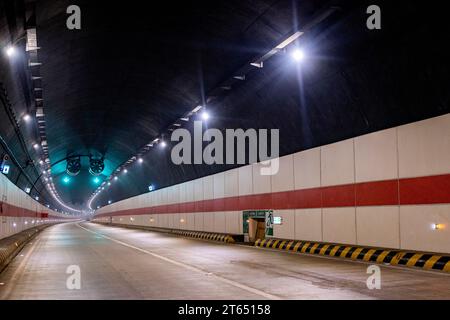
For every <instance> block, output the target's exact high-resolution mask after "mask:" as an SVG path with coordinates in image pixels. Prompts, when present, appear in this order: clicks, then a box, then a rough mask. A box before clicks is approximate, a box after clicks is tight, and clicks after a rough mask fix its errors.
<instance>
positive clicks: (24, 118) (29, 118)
mask: <svg viewBox="0 0 450 320" xmlns="http://www.w3.org/2000/svg"><path fill="white" fill-rule="evenodd" d="M22 119H23V120H24V121H25V122H28V121H30V120H31V116H30V115H29V114H28V113H25V114H24V115H23V117H22Z"/></svg>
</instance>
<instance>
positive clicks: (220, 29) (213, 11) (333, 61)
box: [36, 0, 450, 208]
mask: <svg viewBox="0 0 450 320" xmlns="http://www.w3.org/2000/svg"><path fill="white" fill-rule="evenodd" d="M70 4H77V5H79V6H80V7H81V8H82V29H81V30H75V31H71V30H68V29H67V28H66V27H65V23H66V18H67V14H66V8H67V7H68V6H69V5H70ZM161 5H162V6H161ZM331 6H337V7H338V10H337V13H336V14H335V15H333V16H331V17H330V18H328V19H325V20H324V21H322V22H321V23H319V24H317V25H316V26H314V27H313V28H312V29H311V30H309V31H308V32H307V33H305V35H304V36H302V37H301V39H300V41H299V43H300V45H302V47H303V48H304V49H305V51H306V52H307V60H306V63H304V64H303V65H302V66H301V67H298V65H296V64H295V63H293V62H292V61H291V60H290V59H289V58H288V57H287V55H286V54H277V55H275V56H274V57H272V58H271V59H270V60H269V61H267V63H266V64H265V65H264V68H262V69H255V71H253V72H252V73H250V74H249V76H248V77H247V78H246V80H245V81H242V83H240V84H239V85H238V86H233V88H232V90H230V92H229V93H228V94H227V95H226V96H224V97H223V98H221V99H218V100H215V101H213V102H211V103H208V104H207V106H208V110H209V111H210V113H211V115H212V116H211V119H210V120H209V121H208V126H209V127H215V128H244V129H246V128H279V129H280V144H281V150H280V153H281V155H283V154H288V153H292V152H295V151H299V150H304V149H308V148H312V147H315V146H319V145H323V144H327V143H331V142H334V141H338V140H342V139H345V138H349V137H353V136H357V135H361V134H365V133H368V132H373V131H376V130H380V129H384V128H389V127H392V126H396V125H399V124H403V123H408V122H412V121H417V120H420V119H424V118H428V117H432V116H435V115H439V114H444V113H447V112H449V94H448V90H447V84H448V83H449V79H448V78H449V76H448V75H449V74H450V72H449V71H450V70H448V64H443V63H442V62H443V61H445V60H446V59H447V57H445V54H444V52H443V51H441V50H440V48H439V45H438V43H436V41H435V40H434V39H436V38H437V39H441V41H445V39H447V38H448V35H447V34H445V33H444V30H445V28H439V24H441V23H444V21H445V19H442V20H440V19H438V18H436V19H433V20H434V21H435V23H436V25H430V24H425V23H424V22H423V21H425V20H427V19H424V18H421V19H414V17H416V16H418V14H419V13H420V14H421V15H422V16H423V15H426V14H429V15H431V16H432V17H434V16H435V15H436V14H438V13H437V12H436V10H430V12H424V11H423V8H421V7H420V6H419V5H414V4H411V3H409V4H408V5H405V6H404V7H402V9H401V10H399V9H398V8H395V7H394V6H393V5H392V4H389V1H384V2H383V5H382V6H383V29H382V30H379V31H370V30H368V29H367V28H366V27H365V23H366V19H367V14H366V13H365V8H366V7H367V4H365V3H364V2H361V1H331V2H330V1H283V0H279V1H274V0H270V1H269V0H267V1H242V0H239V1H223V2H222V1H220V2H216V1H211V2H185V3H184V2H180V3H177V4H176V5H174V4H173V3H171V2H168V3H163V4H161V3H159V4H158V7H156V6H155V7H153V8H148V6H147V7H145V6H144V5H143V4H142V5H140V4H138V3H133V4H131V5H127V6H123V5H115V4H114V3H112V2H110V1H105V2H100V1H95V2H94V1H75V3H72V2H70V1H66V0H63V1H50V0H41V1H38V2H37V3H36V25H37V34H38V41H39V46H40V47H41V49H40V51H39V58H40V61H41V62H42V66H41V74H42V76H43V81H42V83H43V92H44V96H43V97H44V101H45V104H44V105H45V110H46V111H45V112H46V123H47V127H46V132H47V136H48V146H49V154H50V160H51V162H52V163H55V162H57V161H59V160H61V159H64V158H66V157H67V156H70V155H94V156H104V157H105V165H106V168H105V171H104V172H103V174H102V175H101V176H100V177H99V178H101V179H102V180H104V179H106V178H107V177H108V176H110V175H111V174H113V172H114V171H115V170H116V168H117V167H118V166H120V165H121V164H122V163H124V162H125V161H127V160H128V159H130V157H132V156H136V155H137V153H138V152H139V150H140V149H141V148H142V147H143V146H144V145H145V144H147V143H149V142H150V141H152V139H154V138H155V137H158V136H159V135H160V134H161V133H162V132H164V130H165V128H167V126H168V125H170V124H172V123H173V122H174V121H175V120H177V119H179V118H180V117H181V116H182V115H183V114H185V113H186V112H188V111H190V110H192V109H193V108H194V107H195V106H196V105H197V104H199V103H201V104H204V103H205V100H206V98H207V97H208V92H211V90H213V89H215V88H216V87H217V86H218V85H219V84H220V83H221V82H222V81H223V80H224V79H227V78H229V77H230V76H233V75H234V72H236V71H237V70H238V69H239V68H240V67H242V66H244V65H247V64H248V62H249V61H251V60H252V59H253V58H255V57H258V56H260V55H262V54H264V53H267V52H268V51H269V50H270V49H271V48H273V47H274V46H275V45H277V44H278V43H279V41H280V39H283V38H284V37H286V36H287V35H289V34H292V33H293V32H294V31H295V30H296V25H297V24H298V27H300V28H301V27H302V25H304V24H306V23H308V22H309V21H310V20H311V19H312V18H313V17H314V16H315V15H317V14H318V13H320V12H321V11H323V10H325V9H327V8H330V7H331ZM399 15H402V16H403V17H410V18H411V20H412V21H414V27H413V28H406V27H404V26H400V25H398V24H397V23H396V21H397V19H399ZM399 21H405V19H403V18H402V19H399ZM428 21H431V20H430V19H428ZM430 34H433V36H434V37H433V38H434V39H433V38H432V37H430ZM418 39H420V45H418ZM190 126H191V124H188V125H187V127H188V128H190ZM168 150H170V148H167V149H166V150H160V149H155V150H150V151H149V152H148V153H147V154H146V155H145V156H144V162H143V163H142V164H140V165H139V164H137V163H135V164H133V165H131V166H130V167H129V170H128V173H127V175H126V176H125V175H121V176H120V179H119V180H118V181H117V182H116V183H114V184H113V185H112V186H111V187H110V188H108V192H105V193H102V194H100V196H98V197H97V198H96V199H95V201H94V203H93V207H94V206H95V207H96V206H102V205H105V204H107V202H108V201H110V200H111V201H118V200H120V199H124V198H128V197H130V196H133V195H137V194H140V193H143V192H147V191H148V185H149V184H153V185H155V186H156V187H157V188H160V187H164V186H168V185H172V184H175V183H180V182H183V181H187V180H191V179H195V178H197V177H201V176H204V175H207V174H211V173H215V172H219V171H223V170H226V169H228V168H230V167H231V166H226V165H214V166H208V165H174V164H173V163H172V162H171V161H170V151H168ZM82 164H83V170H82V171H81V173H80V174H79V175H78V176H76V177H72V178H71V181H70V183H64V182H63V178H64V177H65V176H66V175H65V162H61V163H60V164H58V165H55V166H54V167H53V169H52V174H53V179H54V182H55V185H56V188H57V190H58V191H59V194H60V195H61V197H62V199H63V200H64V202H66V203H67V204H69V205H70V206H74V207H77V208H86V204H87V201H88V199H89V197H90V196H91V194H92V193H93V191H94V190H95V189H96V188H97V185H96V184H95V183H93V181H92V179H93V178H92V176H91V175H89V173H88V172H87V167H88V159H87V158H82Z"/></svg>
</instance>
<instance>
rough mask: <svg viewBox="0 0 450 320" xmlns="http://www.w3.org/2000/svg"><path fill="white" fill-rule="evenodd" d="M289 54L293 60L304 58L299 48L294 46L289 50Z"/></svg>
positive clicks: (298, 60)
mask: <svg viewBox="0 0 450 320" xmlns="http://www.w3.org/2000/svg"><path fill="white" fill-rule="evenodd" d="M291 56H292V58H293V59H294V60H295V61H297V62H300V61H302V60H303V59H304V58H305V53H304V52H303V51H302V50H301V49H299V48H296V49H294V50H293V51H292V52H291Z"/></svg>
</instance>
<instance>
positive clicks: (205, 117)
mask: <svg viewBox="0 0 450 320" xmlns="http://www.w3.org/2000/svg"><path fill="white" fill-rule="evenodd" d="M202 119H203V120H205V121H206V120H208V119H209V113H208V112H206V111H203V112H202Z"/></svg>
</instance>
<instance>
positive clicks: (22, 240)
mask: <svg viewBox="0 0 450 320" xmlns="http://www.w3.org/2000/svg"><path fill="white" fill-rule="evenodd" d="M46 227H48V225H42V226H37V227H34V228H30V229H27V230H24V231H22V232H19V233H16V234H14V235H12V236H10V237H7V238H4V239H1V240H0V272H2V271H3V270H4V269H5V268H6V266H7V265H8V264H9V263H10V262H11V260H12V259H14V257H15V256H16V255H17V254H18V253H19V252H20V250H21V249H22V248H23V247H24V246H25V244H27V243H28V242H29V241H30V240H31V239H33V238H34V237H35V236H36V235H37V234H38V233H39V232H41V231H42V230H43V229H45V228H46Z"/></svg>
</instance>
